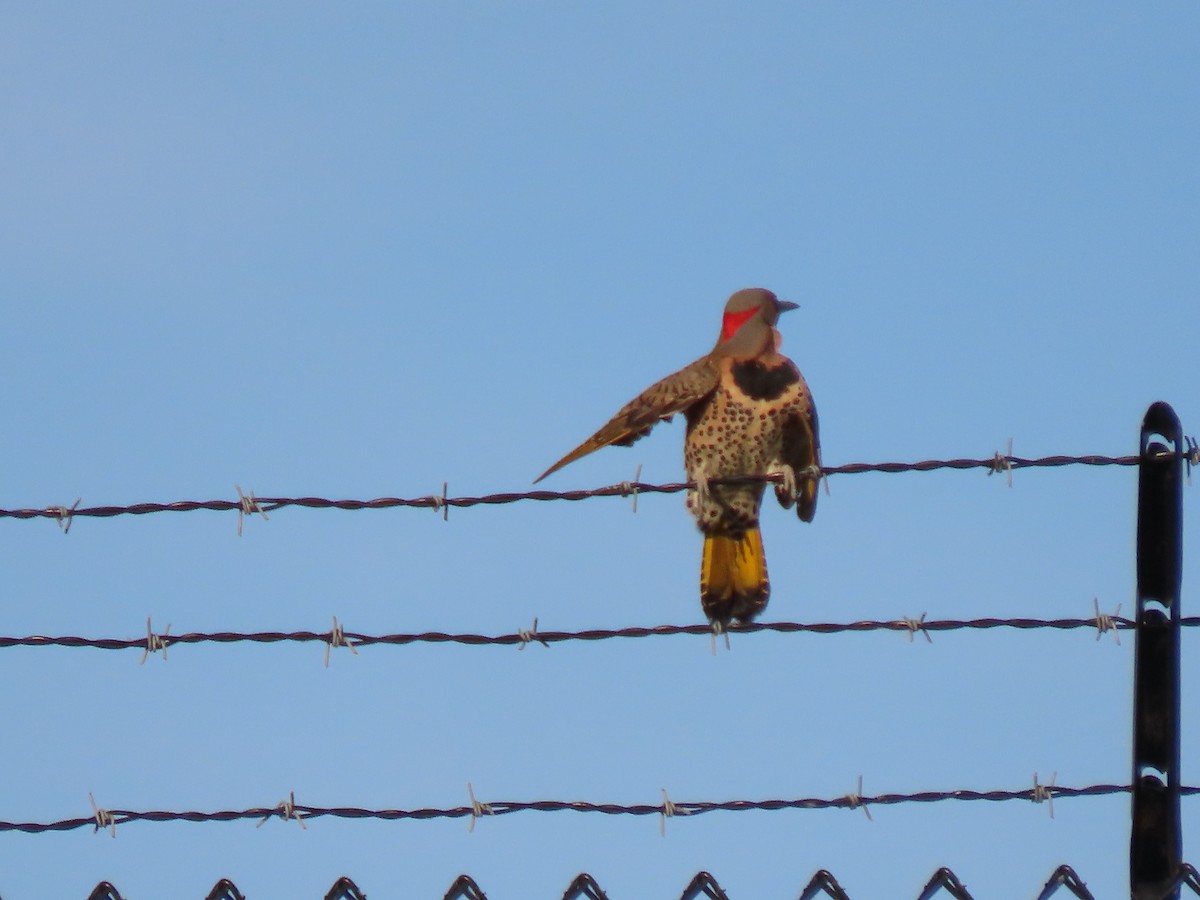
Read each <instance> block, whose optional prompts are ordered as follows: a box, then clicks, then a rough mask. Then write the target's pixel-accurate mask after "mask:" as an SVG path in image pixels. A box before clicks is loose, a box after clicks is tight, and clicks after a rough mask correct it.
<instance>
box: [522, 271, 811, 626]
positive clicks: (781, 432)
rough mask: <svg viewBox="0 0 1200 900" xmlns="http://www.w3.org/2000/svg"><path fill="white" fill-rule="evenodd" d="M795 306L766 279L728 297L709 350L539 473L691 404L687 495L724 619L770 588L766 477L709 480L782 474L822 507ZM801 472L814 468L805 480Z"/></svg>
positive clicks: (711, 602) (788, 487)
mask: <svg viewBox="0 0 1200 900" xmlns="http://www.w3.org/2000/svg"><path fill="white" fill-rule="evenodd" d="M796 307H797V304H795V303H789V302H788V301H786V300H780V299H779V298H778V297H776V296H775V295H774V294H773V293H771V292H770V291H768V290H765V289H763V288H747V289H745V290H741V291H738V292H737V293H735V294H734V295H733V296H732V297H730V298H729V301H728V302H727V303H726V304H725V316H724V318H723V319H722V321H721V334H720V336H719V337H718V338H717V344H716V346H715V347H713V349H712V350H711V351H710V352H709V353H708V354H707V355H706V356H702V357H701V358H700V359H698V360H696V361H695V362H694V363H692V364H691V365H689V366H685V367H684V368H682V369H680V370H679V371H678V372H676V373H675V374H673V375H668V376H667V377H666V378H664V379H663V380H662V381H660V382H658V383H657V384H653V385H651V386H650V387H648V388H647V389H646V390H644V391H643V392H642V393H641V394H639V395H638V396H637V397H635V398H634V399H633V400H631V401H630V402H629V403H627V404H626V405H625V406H624V407H623V408H622V409H621V410H620V412H618V413H617V414H616V415H615V416H613V417H612V419H611V420H610V421H609V422H608V424H607V425H605V426H604V427H603V428H601V429H600V430H599V431H597V432H596V433H595V434H593V435H592V436H591V437H590V438H588V439H587V440H586V441H584V442H583V443H582V444H580V445H579V446H578V447H576V448H575V449H574V450H572V451H571V452H570V453H568V454H567V455H566V456H564V457H563V458H562V459H560V460H559V461H558V462H556V463H555V464H554V465H552V466H551V467H550V468H549V469H547V470H546V471H545V472H543V473H542V475H541V476H540V477H539V478H538V479H537V481H541V480H542V479H543V478H545V477H546V476H547V475H549V474H550V473H552V472H556V471H558V470H559V469H561V468H562V467H563V466H565V465H567V464H568V463H572V462H574V461H575V460H577V459H579V458H580V457H581V456H586V455H587V454H589V453H591V452H592V451H593V450H598V449H599V448H601V447H605V446H608V445H609V444H616V445H618V446H622V447H626V446H629V445H630V444H632V443H633V442H634V441H636V440H637V439H638V438H640V437H643V436H645V435H646V434H648V433H649V432H650V429H652V428H653V427H654V426H655V425H657V424H658V423H659V422H660V421H664V422H665V421H669V420H670V419H671V417H672V416H673V415H674V414H675V413H683V414H684V415H685V416H686V417H687V437H686V438H685V440H684V454H683V458H684V466H685V468H686V469H687V474H688V478H689V480H691V481H694V482H696V488H695V489H694V490H690V491H688V497H687V505H688V509H689V510H691V513H692V515H693V516H694V517H695V519H696V524H697V525H698V526H699V528H700V530H701V531H702V532H703V533H704V554H703V557H702V560H701V565H700V605H701V607H702V608H703V610H704V613H705V615H707V616H708V618H709V620H710V621H712V622H714V623H716V624H719V625H721V626H724V625H727V624H728V623H729V621H730V620H731V619H737V620H738V621H740V622H748V621H750V620H751V619H753V618H754V617H755V616H756V615H758V614H759V613H761V612H762V611H763V609H764V608H765V607H766V605H767V599H768V597H769V596H770V591H771V585H770V582H769V581H768V579H767V561H766V557H765V556H764V554H763V545H762V534H761V533H760V531H759V527H758V509H759V504H760V503H761V502H762V497H763V491H764V489H765V487H766V485H765V484H763V483H761V482H760V483H757V484H744V485H728V484H716V485H711V486H710V485H709V480H710V479H714V478H729V477H734V476H738V475H773V474H778V475H781V476H782V483H781V484H777V485H776V486H775V495H776V497H777V498H778V499H779V502H780V504H781V505H782V506H783V507H784V508H789V507H791V506H792V504H793V503H795V504H796V513H797V515H799V517H800V518H801V519H803V520H804V521H805V522H811V521H812V518H813V515H814V514H815V513H816V510H817V477H818V476H819V474H820V466H821V446H820V440H819V436H818V431H817V410H816V407H815V406H814V405H813V401H812V395H811V394H810V393H809V390H808V385H807V384H805V382H804V377H803V376H802V375H801V374H800V370H799V369H797V368H796V364H795V363H793V362H792V361H791V360H790V359H788V358H787V357H786V356H783V355H782V354H781V353H780V352H779V345H780V335H779V332H778V331H777V330H776V329H775V323H776V321H777V320H778V319H779V314H780V313H782V312H786V311H787V310H789V309H796ZM798 472H799V473H801V474H802V475H803V476H805V477H804V478H803V480H802V481H801V482H799V483H798V482H797V478H796V476H797V473H798ZM535 483H536V482H535Z"/></svg>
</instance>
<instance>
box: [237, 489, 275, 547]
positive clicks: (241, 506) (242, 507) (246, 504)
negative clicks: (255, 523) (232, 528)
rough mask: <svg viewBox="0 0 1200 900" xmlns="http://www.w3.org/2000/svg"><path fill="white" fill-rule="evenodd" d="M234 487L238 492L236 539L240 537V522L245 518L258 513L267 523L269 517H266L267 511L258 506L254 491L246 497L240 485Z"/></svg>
mask: <svg viewBox="0 0 1200 900" xmlns="http://www.w3.org/2000/svg"><path fill="white" fill-rule="evenodd" d="M234 487H235V488H237V492H238V537H241V536H242V520H243V519H245V518H246V516H252V515H254V514H255V513H258V514H259V515H260V516H262V517H263V521H264V522H269V521H270V519H271V517H270V516H268V515H267V511H266V510H265V509H263V508H262V506H261V505H260V504H259V502H258V498H257V497H255V496H254V491H251V492H250V493H249V495H247V494H243V493H242V486H241V485H240V484H235V485H234Z"/></svg>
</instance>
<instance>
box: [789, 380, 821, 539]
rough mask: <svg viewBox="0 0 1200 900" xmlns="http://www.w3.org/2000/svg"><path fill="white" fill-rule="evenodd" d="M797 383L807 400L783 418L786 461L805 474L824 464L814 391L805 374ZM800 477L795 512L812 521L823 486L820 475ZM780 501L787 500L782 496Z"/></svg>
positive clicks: (800, 473) (799, 474)
mask: <svg viewBox="0 0 1200 900" xmlns="http://www.w3.org/2000/svg"><path fill="white" fill-rule="evenodd" d="M798 387H799V389H800V390H801V392H802V394H803V396H804V399H805V401H806V402H805V403H804V404H802V405H801V406H800V408H798V409H797V410H796V411H795V412H793V413H791V414H790V415H789V416H788V417H787V419H786V420H784V423H783V461H784V462H785V463H787V464H788V465H789V466H791V467H792V469H793V470H794V471H795V472H796V474H797V475H798V476H802V475H803V474H805V473H804V470H805V469H808V470H809V471H810V472H811V471H812V467H814V466H815V467H816V468H817V469H818V470H819V469H820V467H821V434H820V427H819V424H818V422H817V407H816V406H815V405H814V404H813V399H812V394H811V393H809V390H808V385H807V384H805V383H804V379H803V378H801V379H800V384H799V385H798ZM797 481H798V482H799V483H798V484H797V485H796V488H797V496H796V515H798V516H799V517H800V518H801V519H803V520H804V521H805V522H811V521H812V520H813V516H814V515H816V513H817V488H818V487H819V486H820V479H819V478H813V477H808V478H797ZM787 499H788V502H787V503H786V504H785V505H787V506H791V502H790V500H791V498H787ZM780 502H784V498H783V497H782V496H781V497H780Z"/></svg>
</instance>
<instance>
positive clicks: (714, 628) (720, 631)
mask: <svg viewBox="0 0 1200 900" xmlns="http://www.w3.org/2000/svg"><path fill="white" fill-rule="evenodd" d="M708 630H709V631H711V632H712V637H711V638H710V639H709V644H708V651H709V653H711V654H712V655H713V656H716V655H717V638H718V637H720V636H722V635H724V637H725V652H726V653H728V652H729V651H730V650H732V649H733V646H732V645H731V644H730V643H729V628H728V626H726V625H725V624H723V623H722V622H721V621H720V620H719V619H713V620H712V622H711V623H709V626H708Z"/></svg>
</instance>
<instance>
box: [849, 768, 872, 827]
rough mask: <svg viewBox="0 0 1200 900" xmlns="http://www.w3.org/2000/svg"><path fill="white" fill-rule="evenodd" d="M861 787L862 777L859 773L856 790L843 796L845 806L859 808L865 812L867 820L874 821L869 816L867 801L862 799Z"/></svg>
mask: <svg viewBox="0 0 1200 900" xmlns="http://www.w3.org/2000/svg"><path fill="white" fill-rule="evenodd" d="M862 789H863V777H862V776H861V775H859V776H858V790H857V791H855V792H854V793H852V794H847V795H846V797H845V799H846V806H847V807H848V808H849V809H861V810H862V811H863V812H864V813H865V814H866V816H867V821H868V822H874V821H875V820H874V819H873V818H871V810H869V809H867V801H866V800H864V799H863V792H862Z"/></svg>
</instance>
